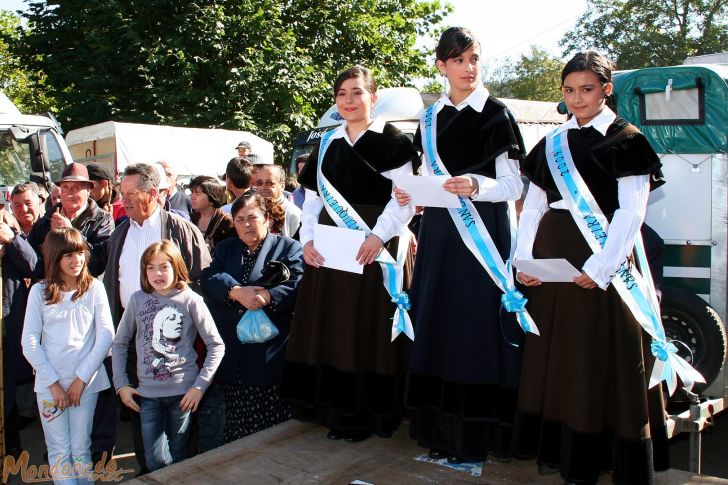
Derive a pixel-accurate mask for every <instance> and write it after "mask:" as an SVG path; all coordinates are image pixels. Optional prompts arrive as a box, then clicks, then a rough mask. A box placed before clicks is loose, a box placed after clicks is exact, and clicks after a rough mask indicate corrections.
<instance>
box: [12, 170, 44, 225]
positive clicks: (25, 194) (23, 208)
mask: <svg viewBox="0 0 728 485" xmlns="http://www.w3.org/2000/svg"><path fill="white" fill-rule="evenodd" d="M10 208H11V209H12V210H13V215H14V216H15V220H16V221H18V226H19V227H20V230H21V231H23V234H24V235H25V236H27V235H28V234H30V230H31V229H32V228H33V224H35V223H36V222H37V221H38V219H39V218H40V216H41V215H42V214H41V213H40V212H41V198H40V190H39V189H38V185H37V184H36V183H35V182H27V183H24V184H18V185H16V186H15V187H13V191H12V192H11V193H10Z"/></svg>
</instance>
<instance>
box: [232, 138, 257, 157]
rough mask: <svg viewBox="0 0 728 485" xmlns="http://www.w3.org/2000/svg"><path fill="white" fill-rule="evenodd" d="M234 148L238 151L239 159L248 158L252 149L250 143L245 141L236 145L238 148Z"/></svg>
mask: <svg viewBox="0 0 728 485" xmlns="http://www.w3.org/2000/svg"><path fill="white" fill-rule="evenodd" d="M235 148H236V149H237V150H238V157H240V158H248V155H250V152H251V151H253V147H252V146H250V143H249V142H247V141H245V140H243V141H241V142H240V143H238V146H236V147H235Z"/></svg>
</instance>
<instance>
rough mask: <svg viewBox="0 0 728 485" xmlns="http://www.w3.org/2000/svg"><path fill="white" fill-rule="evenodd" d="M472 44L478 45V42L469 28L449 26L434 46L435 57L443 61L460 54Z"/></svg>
mask: <svg viewBox="0 0 728 485" xmlns="http://www.w3.org/2000/svg"><path fill="white" fill-rule="evenodd" d="M473 45H477V46H480V42H478V39H476V38H475V34H473V32H472V31H470V29H466V28H465V27H450V28H449V29H447V30H446V31H445V32H443V33H442V35H441V36H440V41H439V42H438V43H437V47H436V48H435V57H436V58H437V60H438V61H442V62H445V61H447V60H448V59H452V58H453V57H458V56H460V55H462V53H463V52H465V51H466V50H468V49H470V47H471V46H473Z"/></svg>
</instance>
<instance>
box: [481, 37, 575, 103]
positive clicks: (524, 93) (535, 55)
mask: <svg viewBox="0 0 728 485" xmlns="http://www.w3.org/2000/svg"><path fill="white" fill-rule="evenodd" d="M563 67H564V63H563V62H562V61H561V60H560V59H559V58H557V57H554V56H552V55H551V54H549V53H548V51H546V50H545V49H542V48H540V47H537V46H531V52H530V53H528V54H522V55H521V57H520V59H519V60H518V61H514V60H513V59H510V58H506V59H505V60H504V61H502V62H500V63H499V64H498V65H497V66H495V67H494V68H492V69H490V70H489V71H488V74H487V77H486V80H485V84H486V86H488V89H489V90H490V91H491V92H492V93H493V95H494V96H497V97H501V98H515V99H529V100H533V101H560V100H561V93H560V92H559V89H558V88H559V86H560V85H561V70H562V69H563Z"/></svg>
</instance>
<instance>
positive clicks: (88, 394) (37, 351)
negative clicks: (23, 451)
mask: <svg viewBox="0 0 728 485" xmlns="http://www.w3.org/2000/svg"><path fill="white" fill-rule="evenodd" d="M43 255H44V259H45V274H46V278H45V280H43V281H42V282H41V283H39V284H36V285H35V286H34V287H33V288H31V290H30V295H29V297H28V307H27V310H26V314H25V324H24V327H23V337H22V344H23V354H24V355H25V357H26V359H28V362H30V364H31V365H32V366H33V369H35V374H36V375H35V392H36V394H37V397H38V409H39V410H40V416H41V423H42V425H43V434H44V435H45V440H46V445H47V447H48V461H49V464H50V466H51V475H52V476H53V481H54V482H55V483H93V470H92V462H91V425H92V422H93V416H94V410H95V409H96V398H97V395H98V392H99V391H103V390H104V389H107V388H108V387H109V386H110V383H109V379H108V377H107V375H106V372H105V370H104V369H103V365H102V362H103V360H104V357H106V356H107V355H108V353H109V349H110V348H111V342H112V340H113V337H114V327H113V324H112V322H111V311H110V310H109V302H108V299H107V297H106V291H105V290H104V285H103V284H101V282H99V281H98V280H96V279H94V278H93V277H92V276H91V275H90V274H89V273H88V260H89V251H88V245H87V244H86V241H85V240H84V239H83V237H82V236H81V234H80V233H79V232H78V231H77V230H76V229H72V228H61V229H56V230H53V231H51V232H50V233H48V236H47V237H46V240H45V242H44V243H43Z"/></svg>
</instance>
